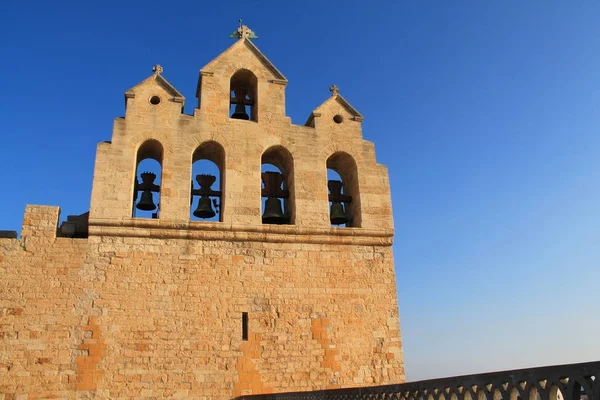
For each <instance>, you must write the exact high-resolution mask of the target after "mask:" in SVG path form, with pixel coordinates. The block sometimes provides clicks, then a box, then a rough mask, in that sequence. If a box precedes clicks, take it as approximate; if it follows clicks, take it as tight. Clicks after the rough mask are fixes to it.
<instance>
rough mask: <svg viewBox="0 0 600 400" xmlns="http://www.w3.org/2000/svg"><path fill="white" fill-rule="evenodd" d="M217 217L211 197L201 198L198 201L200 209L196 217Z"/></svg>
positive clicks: (197, 210) (195, 214)
mask: <svg viewBox="0 0 600 400" xmlns="http://www.w3.org/2000/svg"><path fill="white" fill-rule="evenodd" d="M215 215H216V213H215V210H213V208H212V204H211V202H210V197H208V196H203V197H200V200H199V201H198V208H196V210H195V211H194V216H195V217H198V218H205V219H206V218H212V217H214V216H215Z"/></svg>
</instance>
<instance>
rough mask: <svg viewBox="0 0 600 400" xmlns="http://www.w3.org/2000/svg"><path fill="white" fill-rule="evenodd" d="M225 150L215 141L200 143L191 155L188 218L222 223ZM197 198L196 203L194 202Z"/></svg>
mask: <svg viewBox="0 0 600 400" xmlns="http://www.w3.org/2000/svg"><path fill="white" fill-rule="evenodd" d="M224 171H225V150H224V149H223V146H221V145H220V144H219V143H217V142H215V141H208V142H204V143H202V144H201V145H200V146H198V147H197V148H196V150H195V151H194V153H193V154H192V183H191V185H192V188H191V190H192V191H191V198H190V218H191V219H192V220H203V221H223V206H224V204H223V199H224V198H225V196H224V195H223V188H224V187H225V173H224ZM194 198H197V202H194Z"/></svg>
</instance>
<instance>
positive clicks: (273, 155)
mask: <svg viewBox="0 0 600 400" xmlns="http://www.w3.org/2000/svg"><path fill="white" fill-rule="evenodd" d="M265 164H271V165H274V166H275V167H277V168H278V169H279V170H280V171H281V174H282V175H283V184H282V186H283V191H284V193H285V192H287V197H282V196H277V198H279V199H280V200H282V201H283V205H282V209H283V213H284V214H285V215H286V216H287V217H288V218H289V220H288V222H287V223H286V224H285V225H293V224H295V220H296V203H295V187H294V158H293V156H292V154H291V153H290V152H289V150H287V149H286V148H285V147H283V146H280V145H276V146H271V147H269V148H268V149H267V150H265V151H264V152H263V154H262V156H261V162H260V165H261V188H262V178H263V176H262V167H263V165H265ZM266 195H267V192H266V191H265V189H262V196H261V198H262V197H267V196H266Z"/></svg>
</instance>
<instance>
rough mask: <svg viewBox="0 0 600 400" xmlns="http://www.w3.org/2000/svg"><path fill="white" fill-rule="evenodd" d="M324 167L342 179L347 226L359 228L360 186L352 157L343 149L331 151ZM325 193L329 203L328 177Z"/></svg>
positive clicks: (330, 196)
mask: <svg viewBox="0 0 600 400" xmlns="http://www.w3.org/2000/svg"><path fill="white" fill-rule="evenodd" d="M326 168H327V169H330V170H333V171H335V172H337V174H338V175H339V176H340V178H341V179H342V184H343V189H342V193H343V196H344V197H342V203H343V204H344V209H345V211H346V214H347V216H348V218H349V221H348V223H347V224H346V227H347V228H360V226H361V224H362V215H361V207H360V188H359V184H358V168H357V165H356V161H355V160H354V158H353V157H352V156H351V155H350V154H348V153H345V152H343V151H338V152H336V153H333V154H332V155H331V156H329V158H328V159H327V163H326ZM327 193H328V194H329V203H330V204H331V200H332V193H331V191H330V184H329V179H328V180H327Z"/></svg>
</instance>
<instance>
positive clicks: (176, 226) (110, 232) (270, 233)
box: [89, 218, 394, 246]
mask: <svg viewBox="0 0 600 400" xmlns="http://www.w3.org/2000/svg"><path fill="white" fill-rule="evenodd" d="M89 235H90V236H118V237H139V238H156V239H189V240H226V241H236V242H267V243H313V244H340V245H366V246H391V245H392V244H393V238H394V232H393V230H373V229H363V228H305V227H298V226H293V225H253V226H247V225H233V224H225V223H222V222H196V221H190V222H187V223H177V222H164V221H160V220H155V219H154V220H153V219H135V218H132V219H128V220H120V221H115V220H104V219H90V221H89Z"/></svg>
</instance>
